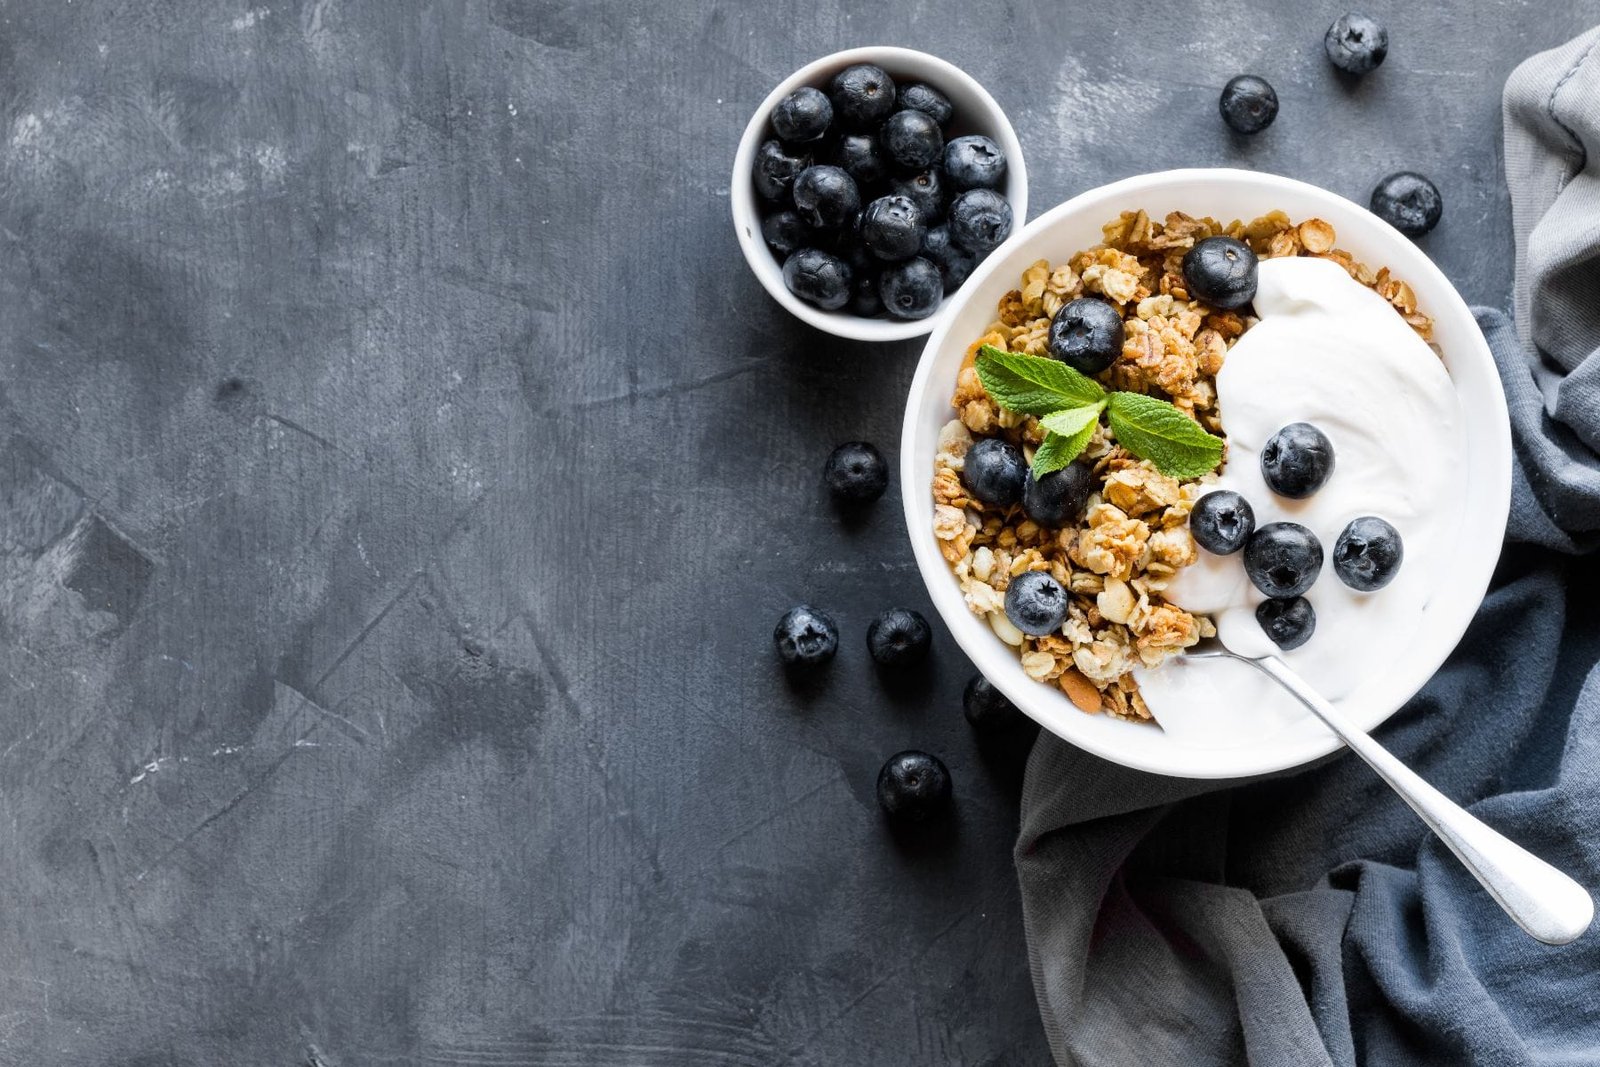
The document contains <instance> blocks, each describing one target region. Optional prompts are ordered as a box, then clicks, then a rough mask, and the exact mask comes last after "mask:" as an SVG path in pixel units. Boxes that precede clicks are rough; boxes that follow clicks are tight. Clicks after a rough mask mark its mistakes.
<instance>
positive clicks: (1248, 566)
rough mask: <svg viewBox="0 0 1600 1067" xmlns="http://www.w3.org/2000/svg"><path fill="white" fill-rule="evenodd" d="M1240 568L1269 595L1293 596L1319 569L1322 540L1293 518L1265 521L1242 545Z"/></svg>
mask: <svg viewBox="0 0 1600 1067" xmlns="http://www.w3.org/2000/svg"><path fill="white" fill-rule="evenodd" d="M1244 570H1245V573H1246V574H1248V575H1249V576H1250V581H1251V582H1253V583H1254V584H1255V587H1256V588H1257V589H1259V590H1261V591H1262V592H1263V593H1265V594H1267V596H1269V597H1274V598H1284V597H1296V596H1299V595H1300V594H1302V593H1304V592H1305V591H1306V590H1307V589H1310V588H1311V585H1312V583H1313V582H1315V581H1316V580H1317V573H1318V572H1319V571H1321V570H1322V542H1321V541H1318V540H1317V535H1316V534H1314V533H1312V532H1311V531H1310V530H1308V529H1306V528H1305V527H1304V526H1301V525H1300V524H1299V523H1297V522H1269V523H1267V524H1266V525H1265V526H1263V527H1261V528H1260V529H1258V530H1256V532H1255V533H1253V534H1251V535H1250V542H1249V543H1248V544H1246V545H1245V546H1244Z"/></svg>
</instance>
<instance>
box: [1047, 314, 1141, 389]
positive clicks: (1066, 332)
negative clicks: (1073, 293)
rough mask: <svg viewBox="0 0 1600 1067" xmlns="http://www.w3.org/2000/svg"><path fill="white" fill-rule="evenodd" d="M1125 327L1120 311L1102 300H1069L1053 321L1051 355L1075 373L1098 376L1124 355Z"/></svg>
mask: <svg viewBox="0 0 1600 1067" xmlns="http://www.w3.org/2000/svg"><path fill="white" fill-rule="evenodd" d="M1123 334H1124V328H1123V325H1122V316H1121V315H1120V314H1118V313H1117V309H1116V308H1114V307H1112V306H1111V305H1110V304H1108V303H1106V302H1105V301H1104V300H1101V299H1100V298H1099V297H1093V296H1080V297H1078V298H1077V299H1076V300H1069V301H1067V302H1066V303H1065V304H1062V305H1061V307H1060V308H1059V309H1058V310H1057V311H1056V314H1055V317H1054V318H1052V319H1051V320H1050V341H1049V344H1050V355H1051V356H1053V357H1054V358H1056V359H1059V360H1060V361H1061V362H1063V363H1065V364H1066V365H1067V366H1069V367H1071V368H1072V369H1073V370H1075V371H1079V372H1081V373H1083V374H1099V373H1100V372H1101V371H1103V370H1105V369H1106V368H1107V367H1109V366H1111V364H1113V363H1115V362H1116V361H1117V357H1118V356H1120V355H1122V341H1123Z"/></svg>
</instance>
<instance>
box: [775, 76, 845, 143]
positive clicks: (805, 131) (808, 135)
mask: <svg viewBox="0 0 1600 1067" xmlns="http://www.w3.org/2000/svg"><path fill="white" fill-rule="evenodd" d="M832 121H833V104H831V103H829V101H828V97H827V94H825V93H824V92H823V91H822V90H821V89H813V88H812V87H811V86H809V85H803V86H801V87H800V88H798V89H796V90H795V91H794V92H792V93H790V94H789V95H788V96H786V97H784V98H783V99H782V100H779V101H778V106H777V107H775V108H773V109H772V129H773V131H774V132H775V133H776V134H777V135H778V136H779V137H782V138H783V139H784V140H785V141H788V142H789V143H790V144H803V143H805V142H806V141H815V140H817V139H818V138H820V137H821V136H822V135H823V134H825V133H827V132H828V124H829V123H831V122H832Z"/></svg>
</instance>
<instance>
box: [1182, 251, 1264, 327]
mask: <svg viewBox="0 0 1600 1067" xmlns="http://www.w3.org/2000/svg"><path fill="white" fill-rule="evenodd" d="M1183 284H1184V287H1185V288H1186V289H1188V290H1189V295H1190V296H1191V297H1196V298H1198V299H1200V300H1204V301H1205V302H1206V303H1208V304H1210V305H1211V306H1212V307H1218V308H1222V309H1224V310H1231V309H1233V308H1240V307H1244V306H1245V305H1246V304H1248V303H1250V301H1251V300H1253V299H1254V298H1255V295H1256V254H1255V253H1254V252H1252V251H1250V246H1249V245H1247V244H1245V243H1244V242H1242V241H1236V240H1234V239H1233V238H1232V237H1207V238H1205V239H1203V240H1201V241H1197V242H1195V246H1194V247H1193V248H1191V249H1189V251H1187V252H1185V253H1184V254H1183Z"/></svg>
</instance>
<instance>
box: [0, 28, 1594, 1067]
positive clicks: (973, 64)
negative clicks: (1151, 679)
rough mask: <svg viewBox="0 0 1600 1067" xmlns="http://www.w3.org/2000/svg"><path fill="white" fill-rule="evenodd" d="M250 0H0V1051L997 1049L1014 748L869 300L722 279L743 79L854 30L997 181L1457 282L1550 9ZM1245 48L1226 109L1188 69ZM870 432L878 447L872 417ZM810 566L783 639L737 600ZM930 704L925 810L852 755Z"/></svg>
mask: <svg viewBox="0 0 1600 1067" xmlns="http://www.w3.org/2000/svg"><path fill="white" fill-rule="evenodd" d="M1337 13H1338V10H1337V9H1336V8H1335V7H1327V6H1322V5H1314V4H1303V3H1296V4H1279V3H1269V2H1267V0H1259V2H1257V3H1254V4H1248V5H1235V4H1224V3H1221V2H1209V0H1202V2H1197V3H1195V4H1189V5H1161V6H1159V8H1158V6H1157V5H1117V4H1093V5H1090V4H1075V5H1071V6H1066V5H1061V4H1056V3H1048V2H1043V0H1038V2H1026V0H1013V2H1008V3H1001V4H990V3H971V2H948V0H939V2H926V3H905V4H901V3H881V4H878V5H865V4H843V3H840V2H838V0H813V2H810V3H797V2H786V3H772V4H759V5H757V4H747V5H740V4H733V3H711V2H702V0H696V2H685V3H669V4H661V3H654V4H646V3H639V2H628V3H607V4H582V3H577V2H572V3H558V2H527V3H512V2H495V3H477V4H470V5H468V4H443V3H439V4H420V3H406V4H387V3H384V4H378V3H365V4H357V3H350V2H345V0H315V2H307V3H298V4H297V3H293V2H288V3H285V2H279V0H261V3H259V4H253V5H246V4H242V3H237V2H228V3H201V2H192V0H190V2H174V3H161V4H144V3H114V2H110V0H103V2H83V0H79V2H76V3H74V2H71V0H12V2H10V3H7V4H5V5H3V6H0V857H3V859H0V1063H3V1064H7V1065H10V1064H18V1065H21V1064H27V1065H58V1064H59V1065H74V1067H75V1065H89V1067H98V1065H123V1067H134V1065H138V1067H165V1065H173V1067H201V1065H214V1064H240V1065H254V1064H262V1065H277V1067H295V1065H311V1067H356V1065H368V1064H372V1065H379V1064H411V1063H419V1064H459V1065H472V1064H481V1065H528V1067H569V1065H613V1064H617V1065H621V1064H629V1065H662V1067H676V1065H691V1064H692V1065H712V1064H727V1065H735V1064H739V1065H746V1064H748V1065H756V1064H762V1065H765V1064H785V1063H787V1064H811V1065H883V1067H895V1065H921V1064H973V1065H989V1067H997V1065H1010V1067H1037V1065H1042V1064H1045V1063H1046V1062H1047V1061H1048V1053H1047V1052H1046V1050H1045V1047H1044V1043H1043V1039H1042V1035H1041V1033H1040V1029H1039V1026H1038V1022H1037V1019H1036V1016H1035V1010H1034V1004H1033V994H1032V991H1031V987H1030V984H1029V981H1028V976H1027V968H1026V963H1025V956H1024V947H1023V942H1022V936H1021V932H1020V926H1019V919H1018V901H1017V893H1016V889H1015V885H1014V880H1013V874H1012V870H1011V866H1010V860H1009V851H1010V848H1011V843H1012V837H1013V834H1014V830H1015V825H1016V810H1015V806H1016V795H1017V788H1018V782H1017V778H1018V764H1017V762H1016V756H1017V753H1016V752H1014V751H1012V752H1007V751H1004V750H1002V751H998V752H997V751H983V750H980V749H979V748H978V746H976V745H975V744H974V741H973V739H972V738H971V736H970V735H969V732H968V730H967V728H966V725H965V723H964V722H963V721H962V719H961V716H960V712H959V689H960V686H961V684H962V682H963V681H964V680H965V678H966V676H967V674H968V672H969V670H970V668H969V667H968V665H967V664H966V662H965V661H964V660H963V659H962V657H961V656H960V655H959V653H957V652H956V651H955V650H954V648H953V646H952V645H951V643H950V641H949V639H948V637H947V636H945V635H944V634H943V633H942V632H940V634H939V636H938V639H937V643H938V645H939V648H938V656H937V660H936V663H935V665H934V666H933V667H932V669H930V670H929V671H928V672H927V674H926V677H925V678H923V679H921V680H920V681H919V682H916V683H913V684H910V685H905V684H901V685H893V686H891V685H887V684H885V683H884V681H883V680H881V679H879V678H877V677H875V676H874V675H873V673H872V672H871V671H870V670H869V666H868V663H867V662H866V656H865V650H864V631H865V627H866V623H867V621H868V619H869V618H870V617H871V615H872V614H873V613H874V612H875V611H877V610H879V609H881V608H882V607H885V606H888V605H891V604H896V603H905V604H910V605H914V606H921V607H926V600H925V597H924V596H923V594H922V592H921V591H920V588H919V584H918V580H917V576H916V572H915V570H914V568H913V566H912V561H911V555H910V552H909V549H908V546H907V545H906V544H905V540H904V538H905V535H904V530H903V527H902V524H901V522H900V520H899V518H898V517H897V505H896V503H895V501H894V500H893V499H892V498H891V499H886V500H884V501H883V502H881V504H880V505H879V506H878V508H877V509H876V513H875V514H873V515H872V516H871V518H870V520H869V521H866V522H864V523H858V524H848V523H845V522H842V521H841V520H840V519H839V518H838V517H836V516H835V515H834V514H833V513H831V512H830V511H829V509H828V508H827V507H826V506H825V504H824V501H823V498H822V495H821V493H820V491H819V488H818V485H817V473H818V469H819V466H820V464H821V462H822V459H823V457H824V456H825V455H826V454H827V452H828V451H829V449H830V448H831V447H832V446H833V445H834V444H835V443H837V442H838V441H840V440H844V439H848V438H853V437H865V438H868V439H872V440H875V441H877V442H879V443H880V444H882V445H885V446H892V444H893V443H894V441H895V439H896V437H897V428H898V423H899V416H900V407H901V400H902V395H903V390H904V388H905V386H906V384H907V382H908V380H909V378H910V374H911V370H912V364H913V360H914V358H915V354H916V351H917V346H916V345H915V344H905V345H897V346H891V347H887V348H882V349H874V348H869V347H866V346H862V345H857V344H849V343H842V342H838V341H834V340H831V339H829V338H827V337H823V336H821V335H818V334H815V333H812V332H809V331H808V330H806V329H805V328H802V327H800V326H798V325H796V324H795V323H794V322H792V321H790V320H789V319H788V318H787V317H786V316H785V315H784V314H783V313H782V312H781V311H780V310H779V309H778V308H777V307H776V305H774V304H773V303H771V302H770V301H769V300H768V299H767V298H766V297H765V295H764V294H763V293H762V292H761V290H760V289H759V287H758V286H757V284H756V283H755V281H754V279H753V278H752V277H751V276H750V274H749V273H748V271H747V270H746V269H745V266H744V264H743V262H742V261H741V260H740V258H739V255H738V252H737V250H736V248H735V244H734V240H733V234H732V227H731V225H730V223H729V221H728V218H727V210H728V180H729V179H728V169H729V162H730V160H731V157H732V154H733V149H734V144H735V140H736V138H737V135H738V132H739V130H740V129H741V128H742V126H743V125H744V122H745V120H746V118H747V117H748V115H749V113H750V110H751V109H752V108H753V107H754V105H755V104H756V102H757V101H758V100H759V99H760V98H761V97H762V96H763V95H764V94H765V93H766V91H767V90H768V89H769V88H770V87H771V86H772V85H773V84H774V83H776V82H777V81H778V80H779V79H781V78H782V77H783V76H784V75H786V74H787V73H788V72H789V71H790V70H792V69H793V68H794V67H796V66H798V65H800V64H801V63H802V62H804V61H806V60H808V59H810V58H812V57H814V56H816V55H818V54H821V53H823V52H827V51H831V50H833V49H836V48H841V47H845V46H848V45H853V44H861V43H872V42H893V43H903V44H907V45H911V46H914V47H919V48H924V49H927V50H929V51H933V52H935V53H938V54H940V55H943V56H945V57H947V58H949V59H951V60H953V61H955V62H957V63H959V64H962V65H964V66H965V67H966V68H967V69H969V70H971V71H972V72H973V73H974V74H975V75H976V76H977V77H978V78H979V79H980V80H982V81H983V82H984V83H985V84H986V85H987V86H988V87H989V88H990V89H991V90H992V91H993V92H994V94H995V95H996V97H997V98H998V99H999V100H1000V101H1001V103H1002V104H1003V105H1004V106H1005V107H1006V108H1007V109H1008V110H1009V111H1010V113H1011V114H1012V116H1013V118H1014V121H1015V124H1016V127H1017V130H1018V133H1019V134H1020V136H1021V139H1022V143H1023V145H1024V146H1025V149H1026V152H1027V156H1028V163H1029V169H1030V174H1031V178H1032V184H1033V198H1034V213H1035V214H1037V213H1038V212H1039V211H1041V210H1043V209H1044V208H1046V207H1048V206H1049V205H1051V204H1052V203H1055V202H1057V201H1059V200H1060V199H1062V198H1064V197H1066V196H1068V195H1070V194H1072V193H1074V192H1077V191H1079V190H1082V189H1084V188H1086V187H1088V186H1091V185H1093V184H1097V183H1099V182H1101V181H1104V180H1106V179H1110V178H1115V177H1119V176H1123V175H1127V174H1132V173H1136V172H1139V171H1145V170H1154V169H1158V168H1162V167H1168V166H1174V165H1191V164H1219V163H1236V164H1243V165H1246V166H1251V167H1257V168H1260V169H1264V170H1274V171H1279V172H1282V173H1285V174H1290V175H1294V176H1297V177H1302V178H1308V179H1310V180H1312V181H1315V182H1318V183H1320V184H1323V185H1326V186H1327V187H1329V188H1331V189H1334V190H1336V191H1338V192H1340V193H1344V194H1347V195H1351V196H1355V197H1358V198H1364V197H1365V195H1366V192H1367V190H1369V189H1370V187H1371V186H1372V184H1373V182H1374V181H1375V180H1376V179H1377V178H1378V177H1380V176H1381V175H1382V174H1384V173H1386V172H1387V171H1389V170H1392V169H1397V168H1400V167H1414V168H1417V169H1420V170H1423V171H1426V172H1428V173H1430V174H1432V175H1435V176H1436V177H1437V179H1438V181H1439V184H1440V185H1441V186H1442V187H1443V189H1444V193H1445V198H1446V203H1447V208H1446V212H1445V220H1444V223H1443V225H1442V226H1441V227H1440V229H1439V230H1438V231H1437V232H1436V233H1435V234H1434V235H1433V236H1431V237H1430V238H1428V239H1427V240H1426V241H1425V245H1426V247H1427V249H1428V251H1429V252H1430V253H1432V254H1433V255H1434V256H1435V257H1436V258H1437V259H1438V261H1439V262H1440V263H1441V264H1442V265H1443V266H1444V267H1445V268H1446V270H1447V271H1448V273H1449V274H1450V275H1451V276H1452V277H1453V278H1454V279H1455V280H1456V281H1457V283H1458V284H1459V285H1460V287H1461V288H1462V290H1463V292H1464V293H1465V294H1466V296H1467V297H1468V299H1469V300H1473V301H1487V302H1492V303H1504V302H1505V301H1506V298H1507V293H1508V288H1509V284H1510V277H1511V266H1510V262H1509V256H1510V249H1511V242H1510V233H1509V217H1508V204H1507V201H1506V197H1505V193H1504V191H1503V188H1502V185H1501V180H1500V174H1499V170H1500V168H1499V150H1498V142H1499V111H1498V101H1499V89H1500V85H1501V82H1502V81H1503V79H1504V76H1505V75H1506V73H1507V72H1508V71H1509V70H1510V69H1511V67H1512V66H1513V65H1514V64H1515V63H1516V62H1517V61H1518V60H1519V59H1520V58H1521V57H1523V56H1524V55H1526V54H1528V53H1530V52H1532V51H1535V50H1538V49H1541V48H1544V47H1548V46H1550V45H1553V44H1555V43H1557V42H1559V41H1561V40H1563V39H1565V38H1566V37H1568V36H1570V35H1571V34H1573V33H1574V32H1576V31H1577V30H1579V29H1580V28H1581V27H1583V26H1584V25H1585V24H1586V23H1588V22H1590V21H1593V20H1595V19H1596V18H1600V10H1597V8H1596V5H1594V4H1585V5H1571V4H1539V3H1510V2H1489V0H1480V2H1477V3H1474V4H1471V5H1423V4H1400V3H1380V4H1378V5H1377V8H1376V12H1375V13H1377V14H1379V15H1381V16H1383V17H1384V18H1386V19H1387V20H1388V21H1389V23H1390V25H1391V26H1392V30H1393V50H1392V52H1391V55H1390V59H1389V62H1388V64H1387V65H1385V66H1384V67H1383V68H1382V70H1381V71H1380V72H1379V73H1378V74H1376V75H1375V76H1373V77H1372V78H1370V79H1369V80H1368V81H1367V82H1365V83H1363V84H1361V85H1360V86H1358V87H1355V88H1347V87H1345V86H1343V85H1341V84H1340V83H1339V82H1338V81H1337V80H1336V78H1335V77H1334V75H1333V73H1332V71H1331V70H1330V69H1329V68H1328V66H1327V65H1326V63H1325V62H1324V61H1323V59H1322V57H1321V55H1320V47H1321V46H1320V39H1321V33H1322V29H1323V28H1324V27H1325V26H1326V24H1327V23H1328V22H1329V21H1330V20H1331V18H1332V17H1333V16H1334V15H1336V14H1337ZM1245 69H1248V70H1252V71H1256V72H1259V73H1261V74H1263V75H1265V76H1267V77H1268V78H1269V79H1270V80H1272V81H1273V82H1274V83H1275V84H1276V85H1277V88H1278V91H1279V93H1280V95H1281V97H1282V101H1283V106H1282V113H1281V115H1280V117H1279V119H1278V122H1277V125H1276V126H1275V127H1274V128H1272V129H1271V130H1270V131H1269V132H1267V133H1266V134H1264V135H1262V136H1261V137H1260V138H1258V139H1257V140H1255V141H1253V142H1250V143H1248V144H1243V143H1238V142H1236V141H1235V140H1233V139H1231V138H1230V137H1229V136H1228V135H1227V133H1226V131H1225V130H1224V129H1223V127H1222V126H1221V125H1220V123H1219V121H1218V120H1217V116H1216V104H1215V98H1216V91H1217V89H1218V87H1219V86H1220V85H1221V84H1222V82H1223V81H1224V80H1226V79H1227V78H1228V77H1229V76H1231V75H1232V74H1234V73H1237V72H1239V71H1241V70H1245ZM890 451H891V452H892V449H890ZM802 599H804V600H811V601H814V602H816V603H818V604H820V605H823V606H825V607H827V608H829V609H831V610H832V611H834V612H835V613H836V615H837V617H838V619H839V621H840V623H841V624H842V627H843V630H844V641H843V650H842V652H841V655H840V658H839V661H838V662H837V664H836V665H835V668H834V669H833V671H832V672H831V675H830V676H829V677H828V678H827V680H826V682H825V683H824V684H822V685H820V686H819V687H817V688H815V689H814V690H811V691H808V692H799V691H795V690H792V689H790V688H788V687H786V686H785V684H784V682H783V680H782V678H781V677H780V675H779V672H778V671H777V669H776V668H775V666H774V663H773V658H772V654H771V648H770V645H769V635H770V632H771V628H772V624H773V621H774V620H775V619H776V618H777V616H778V614H779V613H780V612H781V611H782V610H784V609H785V608H786V607H787V606H789V605H790V604H791V603H792V602H795V601H798V600H802ZM912 745H915V746H919V747H926V748H929V749H931V750H933V751H935V752H938V753H940V754H941V755H943V756H944V758H945V759H946V760H947V762H948V763H949V765H950V767H951V769H952V771H953V773H954V776H955V780H956V792H957V796H958V806H957V814H956V817H955V819H954V822H953V824H952V826H951V827H950V828H949V830H948V833H947V834H938V835H934V836H933V837H931V838H922V839H896V838H895V837H894V836H893V835H891V834H890V833H889V832H888V831H887V830H886V829H885V827H884V825H883V824H882V823H881V821H880V820H879V818H878V813H877V811H876V808H875V807H874V803H873V800H872V783H873V778H874V775H875V772H876V770H877V767H878V765H879V763H880V762H881V761H882V760H883V758H884V757H885V756H887V755H888V754H889V753H891V752H893V751H895V750H897V749H899V748H902V747H906V746H912Z"/></svg>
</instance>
